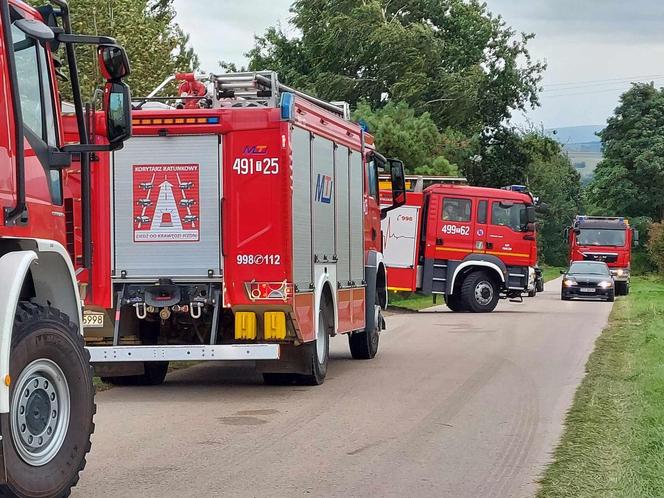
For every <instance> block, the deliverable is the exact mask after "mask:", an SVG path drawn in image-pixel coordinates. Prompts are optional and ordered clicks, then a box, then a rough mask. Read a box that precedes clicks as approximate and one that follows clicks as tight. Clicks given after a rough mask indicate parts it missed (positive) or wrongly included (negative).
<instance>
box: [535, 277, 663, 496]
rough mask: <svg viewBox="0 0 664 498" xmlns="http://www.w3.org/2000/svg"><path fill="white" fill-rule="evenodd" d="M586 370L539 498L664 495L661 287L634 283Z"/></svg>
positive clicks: (648, 282)
mask: <svg viewBox="0 0 664 498" xmlns="http://www.w3.org/2000/svg"><path fill="white" fill-rule="evenodd" d="M586 370H587V375H586V377H585V378H584V380H583V382H582V384H581V386H580V387H579V389H578V391H577V393H576V396H575V399H574V404H573V406H572V409H571V410H570V412H569V413H568V416H567V420H566V429H565V432H564V434H563V437H562V440H561V443H560V445H559V447H558V448H557V450H556V451H555V455H554V461H553V463H552V464H551V465H550V466H549V468H548V469H547V471H546V473H545V475H544V478H543V480H542V487H541V489H540V492H539V495H538V496H539V497H540V498H548V497H556V498H557V497H575V498H576V497H661V496H664V281H662V280H656V279H654V278H635V279H633V280H632V287H631V293H630V295H629V296H628V297H627V298H620V299H618V301H617V302H616V304H615V306H614V309H613V313H612V315H611V319H610V323H609V326H608V327H607V329H606V330H605V331H604V332H603V334H602V336H601V337H600V338H599V339H598V340H597V343H596V345H595V351H594V352H593V353H592V355H591V356H590V359H589V361H588V364H587V366H586Z"/></svg>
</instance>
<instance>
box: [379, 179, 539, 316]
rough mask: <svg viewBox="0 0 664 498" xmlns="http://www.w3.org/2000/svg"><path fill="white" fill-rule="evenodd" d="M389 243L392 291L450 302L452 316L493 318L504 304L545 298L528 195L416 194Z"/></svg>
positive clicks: (516, 191)
mask: <svg viewBox="0 0 664 498" xmlns="http://www.w3.org/2000/svg"><path fill="white" fill-rule="evenodd" d="M383 236H384V237H385V241H384V248H385V249H384V254H385V264H386V265H387V267H388V271H389V275H390V290H394V291H421V292H422V293H424V294H433V295H434V296H435V295H442V296H444V298H445V302H446V304H447V306H448V307H449V308H450V309H451V310H452V311H470V312H475V313H483V312H490V311H493V310H494V309H495V308H496V305H497V304H498V300H499V299H500V298H509V299H520V298H521V297H522V296H523V295H529V296H534V295H535V293H536V292H537V291H539V290H543V283H542V280H541V273H540V272H539V271H538V270H537V268H536V264H537V241H536V233H535V202H534V199H533V197H532V196H531V195H530V194H529V193H527V192H526V191H525V187H520V186H514V187H509V188H506V189H493V188H481V187H470V186H467V185H456V184H446V183H438V184H432V185H430V186H429V187H427V188H426V189H422V188H421V185H420V186H415V187H414V189H413V191H412V192H408V193H407V199H406V204H405V205H404V206H402V207H400V208H398V209H395V210H392V211H390V212H389V213H388V214H387V216H386V217H385V219H384V220H383Z"/></svg>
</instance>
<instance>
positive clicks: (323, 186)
mask: <svg viewBox="0 0 664 498" xmlns="http://www.w3.org/2000/svg"><path fill="white" fill-rule="evenodd" d="M316 202H322V203H323V204H330V203H331V202H332V178H331V177H329V176H327V175H321V174H320V173H319V174H318V178H317V179H316Z"/></svg>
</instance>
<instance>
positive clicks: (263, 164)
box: [233, 157, 279, 175]
mask: <svg viewBox="0 0 664 498" xmlns="http://www.w3.org/2000/svg"><path fill="white" fill-rule="evenodd" d="M233 171H235V172H236V173H237V174H238V175H278V174H279V158H278V157H266V158H263V159H254V158H253V157H238V158H237V159H236V160H235V162H234V163H233Z"/></svg>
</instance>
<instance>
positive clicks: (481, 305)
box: [461, 271, 500, 313]
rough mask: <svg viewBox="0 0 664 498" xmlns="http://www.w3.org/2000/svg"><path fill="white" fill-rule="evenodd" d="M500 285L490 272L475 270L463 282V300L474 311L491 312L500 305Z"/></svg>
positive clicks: (469, 309)
mask: <svg viewBox="0 0 664 498" xmlns="http://www.w3.org/2000/svg"><path fill="white" fill-rule="evenodd" d="M498 299H500V296H499V294H498V287H497V286H496V282H495V281H494V280H493V279H492V278H491V276H490V275H489V274H487V273H486V272H484V271H475V272H473V273H471V274H470V275H468V276H467V277H466V278H465V279H464V281H463V283H462V284H461V301H462V302H463V304H464V306H466V307H467V308H468V311H471V312H472V313H490V312H492V311H493V310H495V309H496V306H497V305H498Z"/></svg>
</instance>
